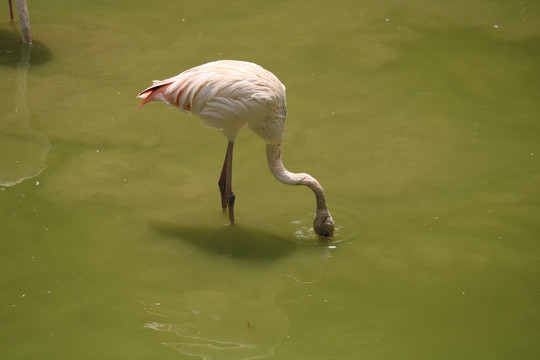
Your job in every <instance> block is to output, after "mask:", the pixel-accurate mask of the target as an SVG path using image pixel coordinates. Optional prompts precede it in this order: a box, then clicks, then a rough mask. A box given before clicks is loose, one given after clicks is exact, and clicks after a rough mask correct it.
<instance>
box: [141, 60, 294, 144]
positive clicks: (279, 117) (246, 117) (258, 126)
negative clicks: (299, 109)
mask: <svg viewBox="0 0 540 360" xmlns="http://www.w3.org/2000/svg"><path fill="white" fill-rule="evenodd" d="M138 97H139V98H142V99H143V101H142V102H141V103H140V104H139V107H141V106H143V105H144V104H146V103H148V102H152V101H161V102H164V103H166V104H168V105H170V106H174V107H177V108H179V109H182V110H184V111H187V112H190V113H192V114H194V115H197V116H199V117H200V118H201V119H202V120H203V122H204V123H205V124H206V126H208V127H213V128H217V129H220V130H221V131H222V132H223V134H224V135H225V136H226V137H227V138H228V139H229V141H234V139H235V138H236V134H237V133H238V131H239V130H240V129H242V128H246V127H247V128H249V129H250V130H252V131H253V132H255V133H256V134H257V135H259V136H260V137H261V138H262V139H263V140H265V141H266V142H267V143H277V142H280V141H281V140H282V138H283V132H284V127H285V119H286V106H287V105H286V97H285V86H283V84H282V83H281V82H280V81H279V79H278V78H277V77H276V76H275V75H274V74H272V73H271V72H269V71H267V70H265V69H264V68H262V67H261V66H259V65H256V64H253V63H250V62H245V61H233V60H220V61H215V62H211V63H208V64H204V65H200V66H197V67H194V68H192V69H189V70H186V71H184V72H183V73H181V74H179V75H177V76H174V77H171V78H169V79H165V80H162V81H155V82H154V84H153V85H152V86H150V87H149V88H147V89H145V90H144V91H142V92H141V93H140V94H139V95H138Z"/></svg>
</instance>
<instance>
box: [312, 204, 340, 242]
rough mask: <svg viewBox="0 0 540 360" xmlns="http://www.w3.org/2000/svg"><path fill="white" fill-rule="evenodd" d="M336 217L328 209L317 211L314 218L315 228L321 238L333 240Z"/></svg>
mask: <svg viewBox="0 0 540 360" xmlns="http://www.w3.org/2000/svg"><path fill="white" fill-rule="evenodd" d="M334 227H335V226H334V219H332V215H330V212H329V211H328V210H322V211H317V212H316V213H315V218H314V219H313V230H314V231H315V234H317V236H318V237H319V239H320V240H326V241H329V240H332V238H333V237H334Z"/></svg>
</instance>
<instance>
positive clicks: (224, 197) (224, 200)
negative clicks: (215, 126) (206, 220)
mask: <svg viewBox="0 0 540 360" xmlns="http://www.w3.org/2000/svg"><path fill="white" fill-rule="evenodd" d="M233 146H234V143H233V142H232V141H229V144H228V145H227V153H226V154H225V161H223V168H222V169H221V175H220V176H219V181H218V185H219V191H220V193H221V208H222V209H223V210H225V209H227V208H228V209H229V221H230V222H231V224H234V200H235V196H234V193H233V192H232V155H233Z"/></svg>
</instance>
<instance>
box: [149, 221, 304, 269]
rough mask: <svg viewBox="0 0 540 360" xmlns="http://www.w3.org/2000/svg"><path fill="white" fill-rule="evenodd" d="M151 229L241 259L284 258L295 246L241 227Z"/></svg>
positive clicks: (164, 225)
mask: <svg viewBox="0 0 540 360" xmlns="http://www.w3.org/2000/svg"><path fill="white" fill-rule="evenodd" d="M150 226H151V228H152V229H154V230H155V231H157V232H160V233H163V234H166V235H169V236H172V237H174V238H177V239H179V240H182V241H185V242H187V243H189V244H191V245H194V246H196V247H198V248H200V249H202V250H204V251H206V252H208V253H210V254H214V255H225V256H229V257H234V258H240V259H245V260H262V259H264V260H268V261H269V260H274V259H278V258H281V257H284V256H287V255H288V254H289V253H291V252H292V251H293V250H294V249H295V248H297V246H298V244H296V243H295V242H293V241H292V240H288V239H285V238H282V237H279V236H277V235H275V234H272V233H269V232H265V231H263V230H261V229H250V228H246V227H244V226H239V225H234V226H222V227H219V228H217V227H215V228H211V227H206V226H205V227H196V226H185V225H178V224H172V223H164V222H153V223H151V224H150Z"/></svg>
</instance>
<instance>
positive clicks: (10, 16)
mask: <svg viewBox="0 0 540 360" xmlns="http://www.w3.org/2000/svg"><path fill="white" fill-rule="evenodd" d="M8 3H9V18H10V19H11V22H13V5H12V4H11V0H8Z"/></svg>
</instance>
